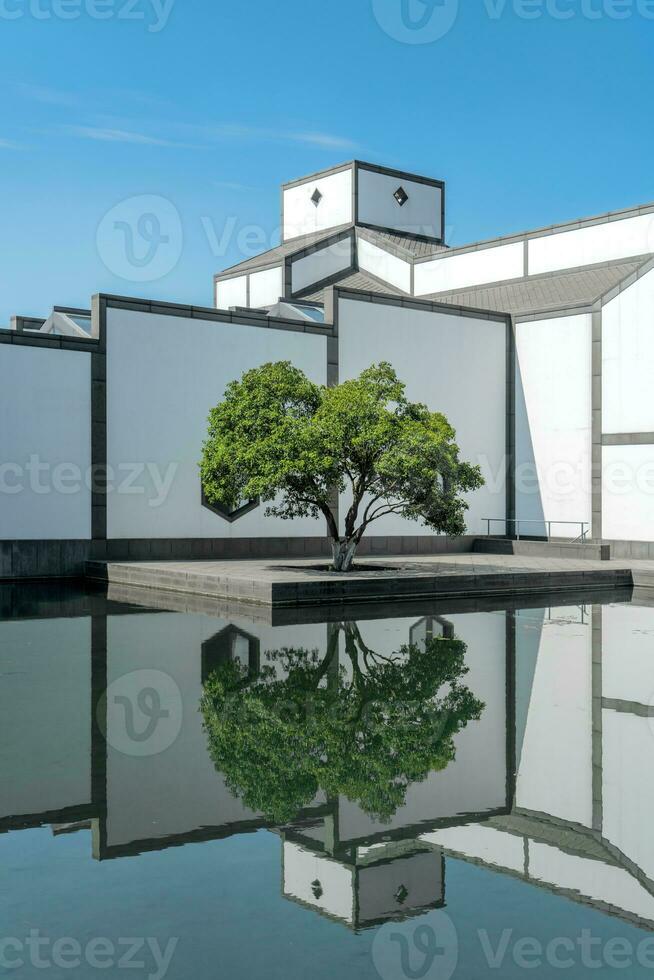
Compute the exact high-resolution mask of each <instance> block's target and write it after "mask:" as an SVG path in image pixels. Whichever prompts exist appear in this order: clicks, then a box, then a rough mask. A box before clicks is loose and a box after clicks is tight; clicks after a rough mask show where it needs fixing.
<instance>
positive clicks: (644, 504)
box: [602, 446, 654, 541]
mask: <svg viewBox="0 0 654 980" xmlns="http://www.w3.org/2000/svg"><path fill="white" fill-rule="evenodd" d="M602 534H603V536H604V538H606V539H608V540H612V541H654V446H604V447H603V448H602Z"/></svg>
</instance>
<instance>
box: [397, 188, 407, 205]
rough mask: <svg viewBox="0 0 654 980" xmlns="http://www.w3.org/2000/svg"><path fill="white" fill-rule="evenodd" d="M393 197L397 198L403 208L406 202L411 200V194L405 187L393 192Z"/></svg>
mask: <svg viewBox="0 0 654 980" xmlns="http://www.w3.org/2000/svg"><path fill="white" fill-rule="evenodd" d="M393 197H394V198H395V200H396V201H397V203H398V204H399V205H400V207H401V208H403V207H404V205H405V204H406V202H407V201H408V200H409V195H408V194H407V192H406V191H405V190H404V188H403V187H398V189H397V190H396V191H395V193H394V194H393Z"/></svg>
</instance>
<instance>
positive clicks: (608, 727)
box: [602, 697, 654, 878]
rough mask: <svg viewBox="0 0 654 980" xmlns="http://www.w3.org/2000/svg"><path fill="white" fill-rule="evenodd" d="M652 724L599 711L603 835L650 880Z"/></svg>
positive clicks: (653, 865) (653, 848)
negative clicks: (600, 716) (600, 723)
mask: <svg viewBox="0 0 654 980" xmlns="http://www.w3.org/2000/svg"><path fill="white" fill-rule="evenodd" d="M645 703H646V704H651V697H650V698H648V699H647V700H646V702H645ZM653 724H654V723H653V722H652V719H651V718H642V717H639V716H638V715H635V714H630V713H628V712H622V711H612V710H610V709H604V711H602V786H603V808H602V810H603V824H602V834H603V836H604V837H606V838H608V840H610V841H611V843H612V844H613V845H614V846H615V847H617V848H619V849H620V850H621V851H622V853H623V854H625V855H626V856H627V857H628V858H629V859H630V860H632V861H634V862H635V863H636V864H637V865H638V867H639V868H640V869H641V870H642V871H643V872H644V873H645V874H646V875H647V877H648V878H654V835H652V831H651V827H652V814H654V781H652V779H651V772H652V766H653V765H654V733H653Z"/></svg>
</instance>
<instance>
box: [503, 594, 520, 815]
mask: <svg viewBox="0 0 654 980" xmlns="http://www.w3.org/2000/svg"><path fill="white" fill-rule="evenodd" d="M505 623H506V626H505V629H506V637H505V644H506V646H505V651H506V652H505V664H506V665H505V669H506V808H507V811H508V812H511V810H512V808H513V806H514V805H515V797H516V781H517V778H518V756H517V725H516V612H515V610H511V609H509V610H507V611H506V613H505Z"/></svg>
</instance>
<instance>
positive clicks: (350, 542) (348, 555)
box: [332, 538, 358, 572]
mask: <svg viewBox="0 0 654 980" xmlns="http://www.w3.org/2000/svg"><path fill="white" fill-rule="evenodd" d="M357 544H358V542H357V541H356V540H355V539H354V538H339V539H338V540H336V539H334V538H332V554H333V556H334V560H333V565H332V567H333V569H334V571H335V572H349V571H350V568H351V567H352V562H353V561H354V554H355V552H356V550H357Z"/></svg>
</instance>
